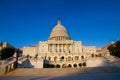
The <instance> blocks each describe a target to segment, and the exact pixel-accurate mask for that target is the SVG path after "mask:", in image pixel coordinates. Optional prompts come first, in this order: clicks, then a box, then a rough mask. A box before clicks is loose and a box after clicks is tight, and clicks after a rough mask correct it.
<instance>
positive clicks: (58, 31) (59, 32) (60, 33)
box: [49, 18, 70, 40]
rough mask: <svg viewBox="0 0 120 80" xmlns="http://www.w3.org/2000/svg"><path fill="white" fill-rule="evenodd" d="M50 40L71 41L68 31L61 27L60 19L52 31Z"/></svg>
mask: <svg viewBox="0 0 120 80" xmlns="http://www.w3.org/2000/svg"><path fill="white" fill-rule="evenodd" d="M49 40H70V37H69V35H68V33H67V30H66V29H65V27H64V26H63V25H61V21H60V18H59V19H58V23H57V25H56V26H55V27H54V28H53V29H52V32H51V34H50V37H49Z"/></svg>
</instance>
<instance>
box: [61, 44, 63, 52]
mask: <svg viewBox="0 0 120 80" xmlns="http://www.w3.org/2000/svg"><path fill="white" fill-rule="evenodd" d="M61 52H63V44H61Z"/></svg>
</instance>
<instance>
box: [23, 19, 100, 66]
mask: <svg viewBox="0 0 120 80" xmlns="http://www.w3.org/2000/svg"><path fill="white" fill-rule="evenodd" d="M96 54H98V53H97V48H96V46H83V45H82V42H81V41H74V40H71V38H70V36H69V35H68V32H67V30H66V28H65V27H64V26H63V25H62V24H61V21H60V19H58V23H57V25H56V26H55V27H54V28H53V29H52V32H51V34H50V37H49V39H48V40H47V41H40V42H39V43H38V45H37V46H29V47H24V48H23V55H29V56H31V57H35V56H36V55H38V58H40V59H43V60H44V59H46V60H48V61H49V62H50V64H54V65H60V66H62V65H63V64H65V65H69V64H73V65H74V64H76V65H79V64H80V63H82V62H86V61H85V60H87V59H88V58H90V57H91V55H96ZM99 54H100V52H99ZM65 65H64V66H65ZM73 65H71V67H73Z"/></svg>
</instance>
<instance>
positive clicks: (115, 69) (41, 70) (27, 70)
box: [5, 67, 120, 76]
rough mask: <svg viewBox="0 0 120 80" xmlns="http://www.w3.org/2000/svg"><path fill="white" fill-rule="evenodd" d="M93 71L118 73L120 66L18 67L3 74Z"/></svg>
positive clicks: (68, 73) (87, 72)
mask: <svg viewBox="0 0 120 80" xmlns="http://www.w3.org/2000/svg"><path fill="white" fill-rule="evenodd" d="M93 73H94V74H95V73H120V67H86V68H34V69H31V68H18V69H16V70H14V71H12V72H9V73H7V74H6V75H5V76H63V75H74V74H75V75H79V74H93Z"/></svg>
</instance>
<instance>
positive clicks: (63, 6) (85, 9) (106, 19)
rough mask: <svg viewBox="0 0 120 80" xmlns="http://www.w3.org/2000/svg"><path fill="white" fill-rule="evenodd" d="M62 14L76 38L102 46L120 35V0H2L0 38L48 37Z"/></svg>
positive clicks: (23, 42) (18, 43)
mask: <svg viewBox="0 0 120 80" xmlns="http://www.w3.org/2000/svg"><path fill="white" fill-rule="evenodd" d="M58 17H60V19H61V23H62V25H63V26H64V27H65V28H66V29H67V31H68V33H69V35H70V37H71V39H72V40H74V41H82V44H83V45H84V46H96V47H98V48H101V47H103V46H105V45H106V44H108V43H110V42H113V41H117V40H119V39H120V0H0V41H1V42H8V43H10V44H11V45H13V46H15V47H21V48H22V47H23V46H31V45H37V44H38V42H39V41H47V40H48V38H49V36H50V33H51V31H52V29H53V28H54V26H55V25H56V24H57V20H58Z"/></svg>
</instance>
